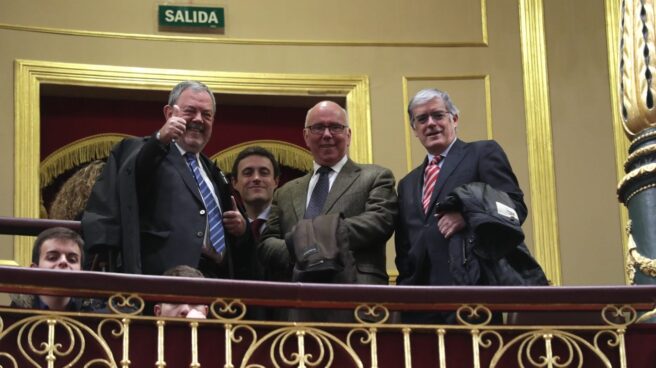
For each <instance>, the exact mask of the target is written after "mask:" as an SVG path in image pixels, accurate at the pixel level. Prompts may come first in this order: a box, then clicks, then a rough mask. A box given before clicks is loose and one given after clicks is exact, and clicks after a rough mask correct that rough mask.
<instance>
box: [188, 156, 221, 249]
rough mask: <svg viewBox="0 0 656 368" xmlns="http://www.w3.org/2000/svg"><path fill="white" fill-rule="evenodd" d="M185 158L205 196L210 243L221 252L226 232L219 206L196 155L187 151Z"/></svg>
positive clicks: (202, 194)
mask: <svg viewBox="0 0 656 368" xmlns="http://www.w3.org/2000/svg"><path fill="white" fill-rule="evenodd" d="M185 158H186V159H187V163H189V167H191V171H193V173H194V178H196V183H198V189H200V194H201V196H202V197H203V203H205V209H206V210H207V224H208V227H209V229H210V243H212V246H213V247H214V249H216V252H217V253H219V254H221V252H222V251H223V249H224V248H225V233H224V231H223V221H222V219H221V213H220V212H219V206H218V205H217V204H216V201H215V200H214V197H213V196H212V192H211V191H210V188H209V187H208V186H207V183H205V180H203V176H202V175H201V174H200V167H199V166H198V160H197V159H196V155H195V154H193V153H191V152H187V153H185Z"/></svg>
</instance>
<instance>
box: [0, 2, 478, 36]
mask: <svg viewBox="0 0 656 368" xmlns="http://www.w3.org/2000/svg"><path fill="white" fill-rule="evenodd" d="M480 8H481V39H480V40H472V41H463V42H448V41H445V42H401V41H364V40H363V41H348V40H325V41H324V40H280V39H252V38H230V37H219V36H181V35H168V34H167V35H161V34H142V33H123V32H102V31H89V30H79V29H67V28H53V27H39V26H30V25H18V24H8V23H0V29H6V30H12V31H20V32H33V33H45V34H55V35H63V36H74V37H98V38H112V39H123V40H141V41H165V42H194V43H216V44H229V45H275V46H353V47H372V46H373V47H487V45H488V31H487V0H480Z"/></svg>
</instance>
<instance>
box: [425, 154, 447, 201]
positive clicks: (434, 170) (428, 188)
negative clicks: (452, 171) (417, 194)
mask: <svg viewBox="0 0 656 368" xmlns="http://www.w3.org/2000/svg"><path fill="white" fill-rule="evenodd" d="M440 161H442V156H435V157H433V159H432V160H431V162H429V163H428V165H426V170H425V171H424V194H423V195H422V197H421V203H422V205H423V206H424V213H427V212H428V206H429V205H430V200H431V197H432V195H433V190H434V189H435V182H437V174H439V173H440V166H439V165H438V164H439V163H440Z"/></svg>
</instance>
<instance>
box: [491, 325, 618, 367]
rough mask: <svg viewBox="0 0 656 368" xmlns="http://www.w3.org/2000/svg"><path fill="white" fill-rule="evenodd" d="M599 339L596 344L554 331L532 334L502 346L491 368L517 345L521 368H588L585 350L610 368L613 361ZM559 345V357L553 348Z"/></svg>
mask: <svg viewBox="0 0 656 368" xmlns="http://www.w3.org/2000/svg"><path fill="white" fill-rule="evenodd" d="M606 332H608V331H606ZM600 333H601V332H600ZM598 339H599V337H598V336H596V337H595V342H594V345H593V344H591V343H590V342H589V341H586V340H585V339H583V338H582V337H580V336H577V335H574V334H572V333H570V332H566V331H561V330H552V329H544V330H536V331H529V332H526V333H523V334H521V335H519V336H516V337H515V338H513V339H512V340H510V341H509V342H508V343H507V344H506V345H505V346H502V347H500V349H498V350H497V351H496V353H495V354H494V356H493V357H492V360H491V361H490V367H497V366H498V364H499V362H500V361H501V359H502V358H504V356H505V354H506V353H507V352H508V351H510V350H511V348H512V347H514V346H517V349H518V351H517V357H516V358H517V363H518V366H520V367H524V366H525V365H524V362H525V361H526V362H528V363H529V364H530V366H534V367H558V368H562V367H583V366H585V364H584V363H585V362H584V357H585V354H583V349H584V348H587V350H589V351H590V352H591V353H592V354H593V355H594V356H596V357H597V358H599V360H601V361H602V362H603V364H604V365H605V366H606V367H611V364H610V360H609V359H608V357H607V356H606V354H605V353H604V352H603V350H602V349H601V348H600V346H599V344H598ZM556 344H558V345H560V346H562V347H563V349H560V350H559V352H560V353H559V354H558V353H554V349H553V346H554V345H556Z"/></svg>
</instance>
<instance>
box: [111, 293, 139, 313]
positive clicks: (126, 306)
mask: <svg viewBox="0 0 656 368" xmlns="http://www.w3.org/2000/svg"><path fill="white" fill-rule="evenodd" d="M145 305H146V303H145V302H144V300H143V299H142V298H141V297H140V296H139V295H137V294H130V295H127V296H126V295H124V294H114V295H112V296H111V297H110V298H109V300H108V301H107V306H108V307H109V310H111V311H112V313H115V314H127V315H130V316H136V315H139V314H141V312H143V310H144V307H145Z"/></svg>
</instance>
